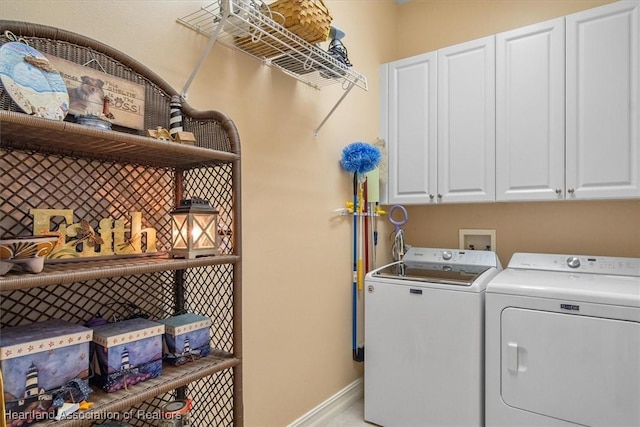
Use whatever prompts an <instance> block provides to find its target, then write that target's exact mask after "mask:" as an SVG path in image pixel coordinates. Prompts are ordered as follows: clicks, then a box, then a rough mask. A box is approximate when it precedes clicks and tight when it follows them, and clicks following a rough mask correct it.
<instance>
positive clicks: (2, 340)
mask: <svg viewBox="0 0 640 427" xmlns="http://www.w3.org/2000/svg"><path fill="white" fill-rule="evenodd" d="M92 336H93V331H92V330H91V329H89V328H85V327H84V326H80V325H76V324H73V323H69V322H66V321H64V320H59V319H51V320H46V321H43V322H37V323H31V324H28V325H21V326H12V327H6V328H2V329H0V370H1V371H2V381H3V387H4V399H5V405H6V408H5V409H6V413H5V414H3V415H5V416H6V418H7V420H8V423H7V425H13V424H12V420H23V421H26V422H25V423H24V424H28V423H30V422H32V421H37V420H45V419H50V415H48V414H49V413H53V411H54V406H53V405H52V404H53V401H54V400H60V399H62V400H63V401H64V400H67V399H69V398H70V396H71V395H70V392H71V391H72V389H75V388H76V387H75V386H77V385H78V384H79V383H83V384H82V386H81V388H82V389H83V390H84V389H88V387H87V381H88V377H89V351H90V343H91V338H92Z"/></svg>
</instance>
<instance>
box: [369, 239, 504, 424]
mask: <svg viewBox="0 0 640 427" xmlns="http://www.w3.org/2000/svg"><path fill="white" fill-rule="evenodd" d="M501 269H502V267H501V265H500V261H499V260H498V258H497V257H496V255H495V253H494V252H488V251H464V250H458V249H429V248H411V249H409V250H408V251H407V253H406V254H405V256H404V257H403V259H402V261H401V262H397V263H393V264H389V265H387V266H384V267H381V268H379V269H377V270H374V271H373V272H370V273H369V274H367V276H366V278H365V297H364V319H365V320H364V336H365V350H366V351H365V360H364V418H365V420H366V421H369V422H372V423H375V424H379V425H383V426H394V427H399V426H407V427H409V426H410V427H420V426H456V427H460V426H480V425H483V420H484V400H483V394H484V393H483V391H484V293H485V289H486V285H487V283H488V282H489V280H490V279H491V278H493V277H494V276H495V275H496V274H497V273H498V271H500V270H501Z"/></svg>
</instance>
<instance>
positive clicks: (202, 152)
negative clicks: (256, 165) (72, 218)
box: [0, 111, 239, 169]
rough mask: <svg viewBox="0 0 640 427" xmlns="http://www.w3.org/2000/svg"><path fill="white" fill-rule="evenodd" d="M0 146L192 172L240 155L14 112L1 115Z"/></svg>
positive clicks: (230, 160) (5, 112) (237, 157)
mask: <svg viewBox="0 0 640 427" xmlns="http://www.w3.org/2000/svg"><path fill="white" fill-rule="evenodd" d="M0 129H2V133H1V136H2V142H1V143H0V146H2V147H10V148H15V149H19V150H35V151H38V152H43V153H49V154H58V155H64V156H71V157H80V158H88V159H99V160H107V161H113V162H116V163H134V164H139V165H143V166H154V167H168V168H177V169H191V168H195V167H200V166H209V165H215V164H219V163H228V162H232V161H234V160H237V159H239V156H238V155H237V154H233V153H229V152H225V151H216V150H210V149H207V148H202V147H195V146H192V145H185V144H179V143H176V142H170V141H161V140H157V139H153V138H150V137H144V136H139V135H132V134H128V133H123V132H116V131H112V130H101V129H95V128H90V127H87V126H83V125H79V124H76V123H70V122H64V121H55V120H48V119H43V118H40V117H34V116H30V115H27V114H24V113H18V112H13V111H0Z"/></svg>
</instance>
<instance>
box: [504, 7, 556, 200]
mask: <svg viewBox="0 0 640 427" xmlns="http://www.w3.org/2000/svg"><path fill="white" fill-rule="evenodd" d="M564 59H565V55H564V18H558V19H553V20H551V21H546V22H542V23H539V24H535V25H530V26H527V27H523V28H518V29H516V30H513V31H508V32H505V33H501V34H498V35H497V36H496V199H497V200H499V201H504V200H556V199H563V198H564V92H565V90H564V70H565V69H564Z"/></svg>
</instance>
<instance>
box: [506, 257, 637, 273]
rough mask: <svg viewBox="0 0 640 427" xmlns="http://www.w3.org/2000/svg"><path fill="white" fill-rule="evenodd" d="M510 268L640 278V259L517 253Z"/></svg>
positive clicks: (510, 262)
mask: <svg viewBox="0 0 640 427" xmlns="http://www.w3.org/2000/svg"><path fill="white" fill-rule="evenodd" d="M509 268H511V269H520V270H542V271H575V272H580V273H590V274H607V275H613V276H632V277H640V258H625V257H606V256H591V255H560V254H538V253H523V252H519V253H515V254H513V257H511V261H509Z"/></svg>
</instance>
